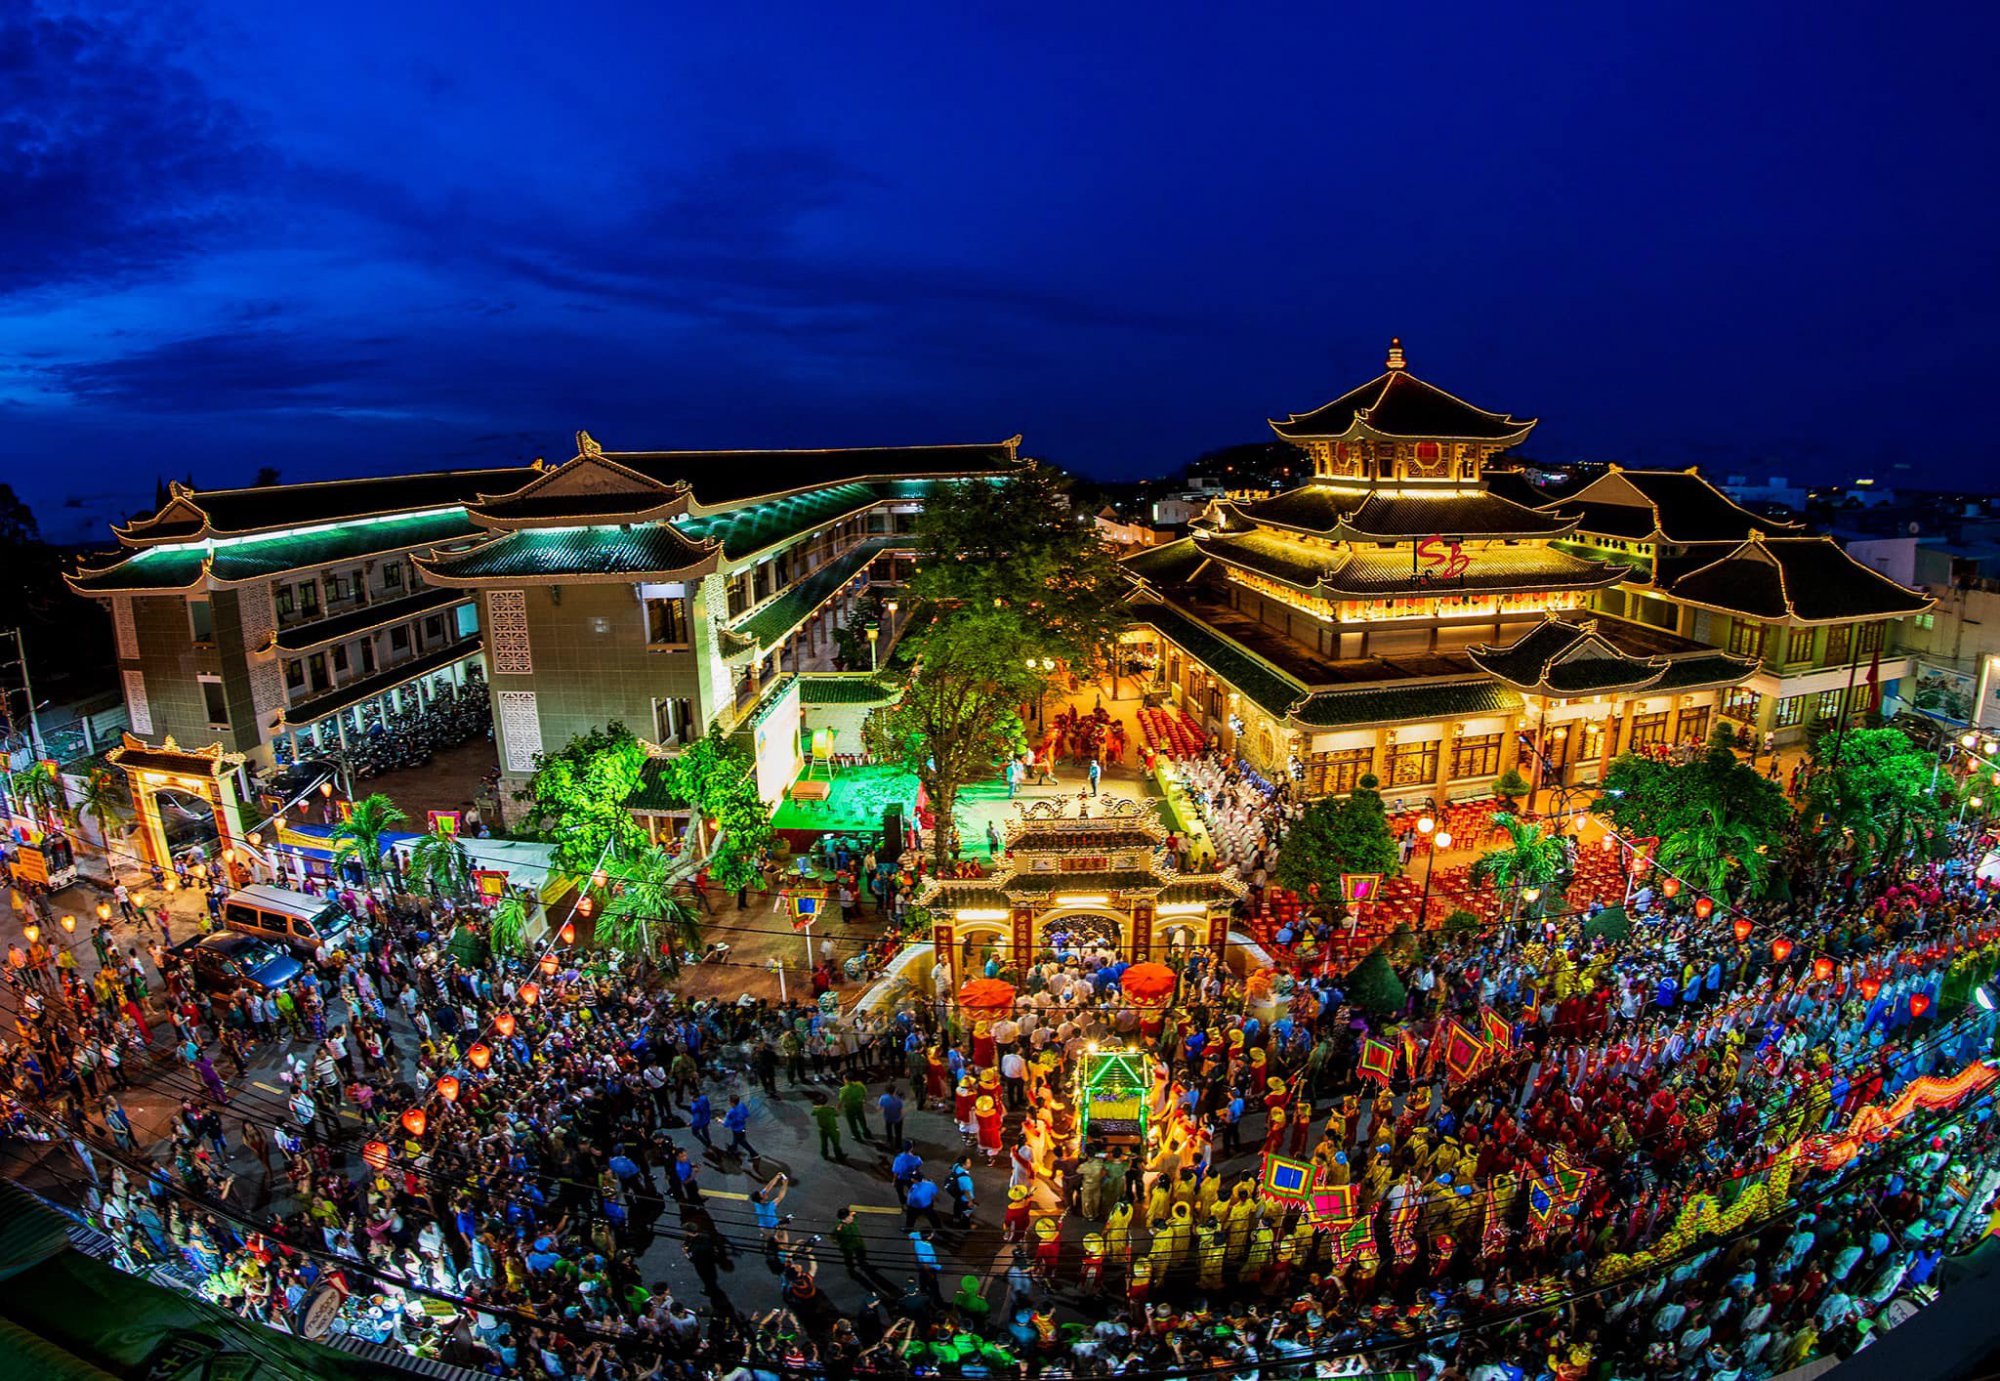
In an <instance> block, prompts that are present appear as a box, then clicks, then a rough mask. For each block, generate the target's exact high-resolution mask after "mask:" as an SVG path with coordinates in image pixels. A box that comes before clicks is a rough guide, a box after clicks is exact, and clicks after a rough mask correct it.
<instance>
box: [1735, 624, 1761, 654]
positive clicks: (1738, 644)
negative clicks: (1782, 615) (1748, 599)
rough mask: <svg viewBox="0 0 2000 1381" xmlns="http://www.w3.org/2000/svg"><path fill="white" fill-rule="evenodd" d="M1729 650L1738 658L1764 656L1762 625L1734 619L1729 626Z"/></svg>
mask: <svg viewBox="0 0 2000 1381" xmlns="http://www.w3.org/2000/svg"><path fill="white" fill-rule="evenodd" d="M1729 650H1730V651H1731V652H1733V653H1735V654H1736V655H1737V656H1739V657H1762V656H1763V655H1764V625H1763V624H1761V623H1748V622H1745V621H1744V620H1742V619H1736V620H1734V621H1732V622H1731V623H1730V625H1729Z"/></svg>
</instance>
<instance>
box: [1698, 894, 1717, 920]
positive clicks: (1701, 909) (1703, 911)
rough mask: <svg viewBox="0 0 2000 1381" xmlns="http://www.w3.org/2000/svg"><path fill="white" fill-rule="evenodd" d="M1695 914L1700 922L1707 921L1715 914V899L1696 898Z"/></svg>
mask: <svg viewBox="0 0 2000 1381" xmlns="http://www.w3.org/2000/svg"><path fill="white" fill-rule="evenodd" d="M1694 914H1695V916H1696V918H1697V919H1699V920H1704V921H1705V920H1707V919H1708V918H1709V917H1710V916H1712V915H1714V914H1715V899H1714V898H1712V897H1696V898H1695V900H1694Z"/></svg>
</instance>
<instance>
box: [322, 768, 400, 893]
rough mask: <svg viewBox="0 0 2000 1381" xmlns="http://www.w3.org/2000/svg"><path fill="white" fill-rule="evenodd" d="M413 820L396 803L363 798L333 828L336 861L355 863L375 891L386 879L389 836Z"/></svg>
mask: <svg viewBox="0 0 2000 1381" xmlns="http://www.w3.org/2000/svg"><path fill="white" fill-rule="evenodd" d="M409 818H410V817H409V816H407V815H405V814H404V813H403V812H402V810H401V809H400V808H398V806H397V805H396V803H395V802H394V801H392V800H390V799H389V798H388V797H387V796H384V795H383V794H382V793H381V792H379V791H378V792H376V793H375V794H374V795H372V796H363V797H362V798H361V799H360V800H358V801H356V802H355V803H354V805H353V808H352V809H351V810H349V811H348V814H347V818H346V819H345V820H342V821H341V822H340V823H338V824H336V825H335V826H334V827H333V861H334V862H335V863H336V864H340V863H345V862H347V861H348V860H349V859H352V860H353V861H354V862H355V863H357V864H359V865H360V867H361V876H362V877H363V878H365V879H366V880H367V882H368V885H369V886H371V887H373V886H375V885H377V884H379V883H380V882H381V881H382V878H383V865H382V847H383V844H384V843H385V842H386V838H387V836H388V834H389V833H390V832H391V831H392V830H394V829H395V828H396V826H398V825H400V824H402V823H403V822H404V821H406V820H408V819H409Z"/></svg>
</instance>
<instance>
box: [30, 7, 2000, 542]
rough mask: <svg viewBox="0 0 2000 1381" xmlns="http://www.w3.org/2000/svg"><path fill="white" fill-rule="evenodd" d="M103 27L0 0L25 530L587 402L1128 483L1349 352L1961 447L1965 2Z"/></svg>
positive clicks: (1881, 454) (1978, 342) (686, 422)
mask: <svg viewBox="0 0 2000 1381" xmlns="http://www.w3.org/2000/svg"><path fill="white" fill-rule="evenodd" d="M140 8H141V9H142V10H143V13H142V14H141V15H139V16H137V17H134V16H131V15H126V16H123V17H117V18H109V17H106V14H105V11H104V10H103V9H102V8H100V7H79V8H76V9H68V8H58V7H53V6H51V7H45V8H41V9H37V8H36V7H35V6H34V5H33V4H32V3H28V4H26V6H25V7H24V5H23V3H22V2H21V0H15V3H12V4H9V3H6V2H5V0H0V119H4V121H5V125H4V130H0V134H4V138H0V419H4V428H0V469H4V475H5V477H6V478H7V479H8V480H10V481H11V482H12V483H14V484H15V486H16V487H17V488H18V489H20V490H21V491H22V492H23V493H24V494H25V496H26V497H28V498H29V499H30V500H31V501H32V502H33V503H34V504H35V505H36V507H37V509H38V510H39V512H40V514H41V517H42V520H43V525H44V528H45V529H46V530H47V531H49V532H50V534H51V535H53V536H56V537H59V538H70V537H75V536H82V535H86V534H87V535H90V536H93V537H97V536H101V535H102V533H103V528H102V526H101V523H102V521H103V519H104V518H105V517H106V516H108V515H109V514H111V513H113V512H116V511H122V510H124V509H127V508H131V507H134V506H140V505H143V504H145V503H147V502H148V501H149V500H150V498H151V496H152V492H153V484H154V480H155V477H156V476H161V475H172V476H179V475H181V474H184V473H186V472H188V471H192V472H193V473H194V475H195V476H196V479H197V481H198V482H199V483H202V484H206V485H220V484H232V483H244V482H247V481H248V480H249V479H250V477H251V476H252V475H253V474H254V473H255V472H256V470H257V469H258V467H260V466H264V465H271V466H276V467H278V468H279V469H280V470H281V471H282V472H283V474H284V476H285V478H287V479H307V478H314V477H320V476H325V475H341V474H356V473H370V472H383V471H392V470H399V469H421V468H443V467H451V466H468V465H479V464H487V463H500V462H508V461H514V460H518V459H521V458H525V457H530V456H534V455H547V456H548V457H550V458H551V459H560V458H565V457H567V456H568V455H569V454H570V453H571V450H572V449H573V448H572V445H571V441H570V435H571V433H573V432H574V431H575V430H576V429H577V428H579V427H581V428H587V429H588V430H590V431H591V432H592V433H594V434H595V435H596V436H597V437H598V439H599V440H600V441H602V442H603V443H604V444H605V445H606V446H607V447H608V448H611V449H614V450H615V449H645V448H661V447H682V446H751V445H772V446H785V445H814V444H831V445H841V444H861V443H871V442H879V443H900V442H928V441H957V440H989V439H997V438H1001V437H1005V436H1008V435H1011V434H1013V433H1014V432H1017V431H1018V432H1023V433H1025V434H1026V437H1027V446H1026V449H1027V451H1028V452H1029V453H1030V454H1035V455H1040V456H1044V457H1047V458H1049V459H1051V460H1054V461H1056V462H1058V463H1061V464H1064V465H1067V466H1071V467H1074V468H1077V469H1080V470H1083V471H1086V472H1090V473H1095V474H1100V475H1105V476H1130V475H1138V474H1145V473H1152V472H1157V471H1161V470H1166V469H1170V468H1172V467H1174V466H1176V465H1178V464H1180V463H1181V462H1183V461H1185V460H1187V459H1189V458H1190V457H1192V456H1193V455H1195V454H1196V453H1198V452H1200V451H1202V450H1204V449H1207V448H1210V447H1214V446H1219V445H1226V444H1229V443H1232V442H1237V441H1248V440H1262V439H1268V438H1269V435H1270V434H1269V432H1268V430H1267V429H1266V428H1265V427H1264V425H1263V419H1264V418H1265V417H1267V416H1272V415H1276V416H1283V415H1285V414H1286V413H1288V412H1291V411H1304V410H1306V409H1308V408H1310V407H1313V406H1316V405H1317V404H1319V403H1321V402H1324V401H1325V400H1326V399H1328V398H1329V397H1331V396H1333V395H1335V394H1336V393H1338V392H1340V391H1342V390H1343V389H1345V388H1347V387H1349V386H1351V385H1353V384H1355V383H1358V382H1361V381H1362V380H1364V379H1366V378H1368V377H1370V376H1372V375H1373V374H1374V373H1375V372H1377V370H1378V369H1379V367H1380V365H1381V361H1382V354H1383V347H1384V346H1385V345H1386V343H1387V340H1388V338H1389V337H1390V336H1391V335H1392V334H1393V335H1400V336H1402V337H1403V338H1404V340H1405V342H1406V345H1407V347H1408V350H1409V354H1410V359H1411V363H1412V365H1413V366H1414V368H1415V369H1416V371H1417V372H1418V373H1419V374H1421V375H1423V376H1424V377H1426V378H1428V379H1430V380H1431V381H1432V382H1435V383H1438V384H1440V385H1442V386H1444V387H1447V388H1450V389H1452V390H1454V391H1456V392H1458V393H1461V394H1462V395H1464V396H1466V397H1468V398H1469V399H1471V400H1472V401H1474V402H1476V403H1479V404H1481V405H1483V406H1487V407H1491V408H1496V409H1505V410H1509V411H1512V412H1514V413H1515V414H1516V415H1519V416H1538V417H1540V418H1542V419H1543V426H1542V428H1541V430H1540V431H1539V432H1538V433H1537V434H1536V435H1535V437H1534V438H1533V441H1532V443H1531V446H1530V453H1531V454H1534V455H1537V456H1542V457H1547V458H1551V459H1568V458H1574V457H1588V458H1600V459H1623V460H1627V461H1631V462H1636V463H1641V464H1649V465H1674V466H1681V465H1687V464H1693V463H1700V464H1702V465H1704V466H1706V467H1708V468H1710V469H1711V470H1714V471H1717V472H1720V473H1726V472H1727V471H1728V470H1730V469H1732V468H1733V469H1735V470H1739V471H1740V470H1745V469H1748V470H1751V471H1753V472H1757V473H1765V472H1776V473H1787V474H1790V475H1791V476H1793V477H1794V478H1800V477H1804V478H1812V479H1834V478H1841V477H1845V476H1848V475H1852V474H1856V473H1875V474H1879V475H1882V476H1884V477H1885V478H1890V479H1894V480H1899V481H1902V482H1915V483H1931V484H1965V483H1972V482H1986V483H1990V482H1991V479H1992V476H1993V475H1994V473H1995V469H1994V466H1993V461H1992V457H1993V446H1994V442H1993V439H1992V436H1991V429H1990V427H1989V426H1988V425H1987V421H1988V417H1989V415H1990V413H1991V410H1992V409H1991V403H1990V394H1991V390H1992V387H1993V384H1992V381H1993V379H1994V377H1995V375H1996V372H2000V369H1997V368H1996V367H2000V346H1996V332H1995V329H1994V328H1995V322H1996V308H2000V277H1996V272H1997V271H1996V264H2000V256H1996V253H1995V245H1996V242H2000V237H1996V233H1995V232H1996V226H1995V212H1996V208H1997V207H2000V179H1997V178H1996V169H2000V106H1996V102H1995V101H1994V100H1993V99H1992V87H1991V64H1992V61H1993V54H1994V52H1995V51H1996V48H2000V9H1996V7H1994V6H1992V5H1978V6H1975V5H1970V4H1961V5H1943V6H1891V5H1884V4H1871V5H1850V4H1831V5H1827V4H1813V5H1805V4H1800V5H1784V6H1776V5H1758V4H1752V5H1742V4H1732V5H1728V6H1712V7H1711V6H1695V5H1685V4H1673V5H1667V4H1661V5H1657V6H1650V7H1628V6H1620V5H1606V4H1603V3H1601V2H1600V3H1589V4H1579V5H1576V6H1573V7H1564V8H1563V9H1561V10H1559V9H1558V8H1557V7H1555V6H1549V5H1532V6H1513V5H1500V4H1493V3H1490V0H1482V2H1481V3H1465V4H1450V5H1447V4H1401V5H1396V4H1391V5H1350V4H1344V3H1336V4H1328V3H1319V4H1313V5H1306V6H1299V7H1297V8H1295V9H1293V8H1288V7H1280V6H1272V5H1261V6H1216V5H1207V4H1202V5H1185V6H1183V5H1176V4H1148V5H1145V6H1130V7H1123V8H1122V9H1121V8H1119V7H1110V6H1056V7H1043V6H1006V7H1001V6H991V7H983V9H975V8H974V7H969V6H938V5H930V4H911V5H908V6H898V7H891V6H888V5H879V4H878V5H860V6H847V5H827V4H814V5H809V6H807V5H801V6H796V7H794V6H783V5H767V6H755V7H746V6H736V5H712V4H704V5H692V4H678V3H667V4H655V3H639V0H633V2H632V3H628V4H624V5H613V4H590V3H582V2H581V0H570V2H569V3H564V4H561V5H533V6H529V5H524V4H515V3H507V4H501V5H483V6H475V5H469V4H467V5H430V4H417V5H412V4H408V3H402V4H393V5H392V4H369V3H348V4H343V5H340V6H338V7H335V8H333V9H325V8H319V7H312V6H299V5H273V4H270V3H268V0H255V3H241V4H224V3H211V4H203V5H199V6H189V7H176V6H172V5H168V6H146V7H140ZM753 14H754V15H756V16H757V18H756V19H754V20H753V19H752V18H750V17H749V16H751V15H753ZM1523 15H1532V16H1533V17H1532V18H1523V17H1522V16H1523ZM1896 465H1905V466H1907V467H1909V468H1908V469H1905V470H1892V469H1891V467H1892V466H1896Z"/></svg>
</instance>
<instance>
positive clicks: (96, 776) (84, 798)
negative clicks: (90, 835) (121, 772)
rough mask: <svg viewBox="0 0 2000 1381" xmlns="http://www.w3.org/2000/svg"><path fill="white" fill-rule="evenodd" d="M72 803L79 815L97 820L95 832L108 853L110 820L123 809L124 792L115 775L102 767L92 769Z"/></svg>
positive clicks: (122, 811)
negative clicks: (99, 836) (101, 838)
mask: <svg viewBox="0 0 2000 1381" xmlns="http://www.w3.org/2000/svg"><path fill="white" fill-rule="evenodd" d="M73 805H74V808H75V810H76V813H77V814H78V815H79V816H88V817H89V818H91V819H92V820H95V821H96V822H97V832H98V833H99V834H101V835H102V836H103V837H104V851H105V853H106V854H109V853H110V852H111V826H112V822H113V821H115V820H117V819H118V818H119V817H120V816H121V815H123V814H124V810H125V794H124V792H122V791H121V790H119V786H118V778H117V777H116V775H114V774H113V773H111V772H108V771H106V770H105V769H104V768H102V767H99V768H95V769H93V770H92V771H91V773H90V775H89V776H87V777H85V778H84V779H83V788H82V790H80V791H78V792H77V796H76V800H75V802H74V803H73Z"/></svg>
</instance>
